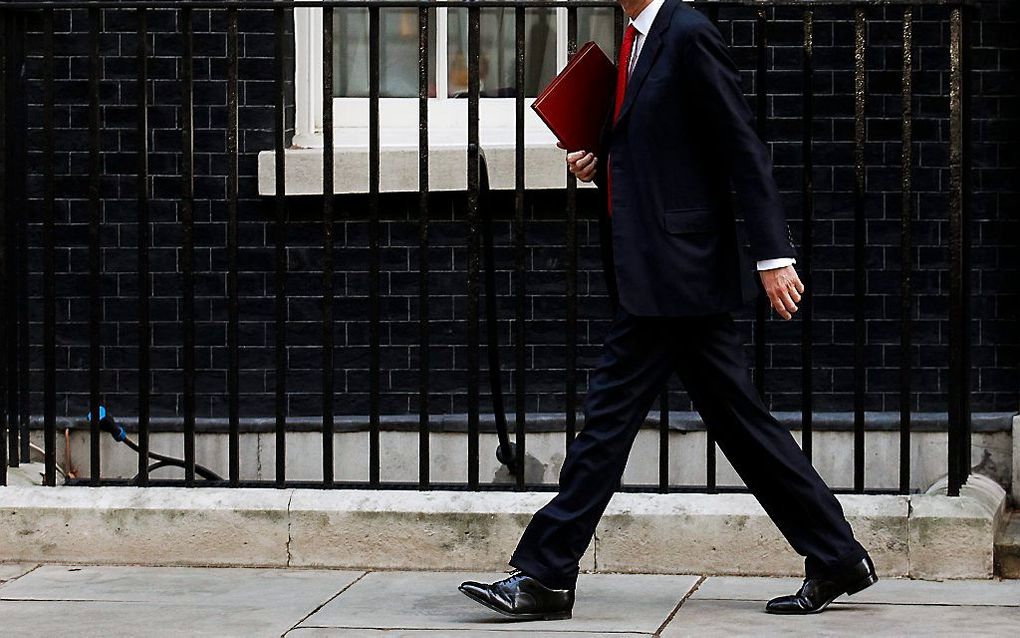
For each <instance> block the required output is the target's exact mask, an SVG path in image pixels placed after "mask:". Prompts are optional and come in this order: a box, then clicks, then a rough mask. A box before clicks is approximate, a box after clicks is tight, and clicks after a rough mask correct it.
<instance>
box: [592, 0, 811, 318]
mask: <svg viewBox="0 0 1020 638" xmlns="http://www.w3.org/2000/svg"><path fill="white" fill-rule="evenodd" d="M611 117H612V116H611V114H610V116H609V117H608V118H607V122H606V126H605V128H604V131H603V135H602V142H601V145H600V146H601V147H600V148H599V149H598V150H597V152H596V154H597V155H598V157H599V160H598V164H597V166H598V169H597V170H596V175H595V178H594V180H595V183H596V184H597V185H599V186H600V187H602V188H603V189H604V188H605V180H606V170H607V169H606V164H607V161H606V160H607V158H608V159H609V160H611V168H610V170H612V219H611V226H612V254H613V263H614V268H613V270H614V271H615V274H616V285H617V289H618V294H619V300H620V305H621V306H622V307H623V308H624V310H626V311H628V312H629V313H631V314H634V315H641V316H674V317H675V316H691V315H705V314H712V313H718V312H727V311H731V310H735V309H737V308H739V307H740V306H742V305H744V304H745V303H747V302H748V301H750V300H751V299H752V298H753V297H754V296H755V295H757V293H758V290H759V286H758V284H757V282H756V276H755V272H754V268H755V267H754V262H755V261H757V260H760V259H772V258H777V257H794V256H796V252H795V250H794V246H793V241H792V238H791V236H790V231H789V229H788V227H787V225H786V219H785V216H784V214H783V207H782V204H781V202H780V199H779V193H778V190H777V187H776V183H775V180H774V178H773V176H772V162H771V160H770V158H769V154H768V149H767V148H766V147H765V145H764V144H763V143H762V141H761V140H760V139H759V138H758V135H757V133H756V132H755V129H754V127H753V125H752V115H751V110H750V108H749V106H748V104H747V100H746V99H745V98H744V95H743V92H742V89H741V82H740V75H739V72H738V70H737V68H736V66H735V65H734V64H733V61H732V59H731V58H730V56H729V53H728V51H727V49H726V45H725V43H724V42H723V38H722V36H721V34H720V33H719V30H718V29H717V28H716V27H715V25H714V24H712V22H711V21H710V20H709V19H708V18H707V17H705V16H704V14H702V13H701V12H699V11H698V10H696V9H694V8H693V7H691V6H689V5H687V4H686V3H684V2H681V0H665V3H664V4H663V5H662V7H661V8H660V9H659V12H658V14H656V16H655V19H654V20H653V22H652V25H651V27H650V28H649V30H648V34H647V36H646V37H645V41H644V44H643V45H642V49H641V53H640V56H639V57H638V59H637V63H636V65H635V67H634V69H633V71H632V72H631V76H630V79H629V80H628V82H627V90H626V93H625V97H624V101H623V105H622V107H621V110H620V117H619V119H618V120H617V122H616V125H615V126H611ZM733 194H735V196H736V197H735V200H736V210H734V206H733V202H732V201H731V200H732V196H733ZM737 212H739V213H740V214H741V216H742V217H743V218H744V229H743V230H741V229H738V225H737V223H736V213H737ZM744 231H746V236H747V238H748V239H749V240H750V254H748V251H747V249H746V247H745V246H744V244H745V241H744V240H743V234H744Z"/></svg>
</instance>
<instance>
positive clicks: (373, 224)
mask: <svg viewBox="0 0 1020 638" xmlns="http://www.w3.org/2000/svg"><path fill="white" fill-rule="evenodd" d="M368 25H369V26H368V31H369V40H368V41H369V54H368V67H369V103H368V191H369V206H368V209H369V220H368V237H369V277H368V279H369V283H368V289H369V302H368V308H369V310H368V313H369V363H368V367H369V371H368V384H369V390H368V393H369V399H368V403H369V408H368V410H369V452H368V456H369V459H368V472H369V483H370V484H371V485H373V486H374V485H378V484H379V462H380V461H379V410H380V398H379V392H380V383H381V379H380V374H381V372H380V353H379V349H380V340H381V339H380V326H379V322H380V291H379V286H380V278H379V261H380V255H379V232H380V229H379V212H380V206H379V159H380V148H379V126H380V124H379V64H380V58H379V55H380V51H379V46H380V45H379V7H378V6H373V7H370V8H369V10H368Z"/></svg>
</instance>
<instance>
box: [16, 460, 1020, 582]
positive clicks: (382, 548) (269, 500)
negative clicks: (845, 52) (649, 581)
mask: <svg viewBox="0 0 1020 638" xmlns="http://www.w3.org/2000/svg"><path fill="white" fill-rule="evenodd" d="M933 489H934V492H933V491H932V490H929V493H928V494H922V495H910V496H896V495H878V496H871V495H840V496H839V500H840V503H841V504H842V506H843V509H844V511H845V512H846V515H847V518H848V519H849V520H850V523H851V525H852V526H853V527H854V531H855V533H856V534H857V536H858V538H859V539H860V540H861V542H862V543H863V544H864V545H865V546H866V547H867V548H868V549H869V551H870V552H871V554H872V556H873V557H874V559H875V563H876V565H877V567H878V569H879V571H880V573H882V574H884V575H886V576H911V577H917V578H988V577H990V576H991V575H992V552H993V547H994V536H995V530H996V527H997V525H998V524H999V522H1000V519H1001V517H1002V511H1003V503H1004V502H1005V491H1004V490H1003V489H1002V488H1001V487H999V486H998V485H997V484H995V483H994V482H993V481H990V480H988V479H985V478H984V477H980V476H974V477H972V479H971V480H970V481H969V482H968V485H967V486H966V487H965V489H964V490H963V491H962V492H963V493H962V494H961V496H960V497H956V498H951V497H948V496H945V495H944V494H939V493H937V492H938V487H937V486H936V487H935V488H933ZM550 497H551V494H550V493H547V492H539V493H536V492H521V493H515V492H481V493H473V492H444V491H434V492H413V491H403V490H399V491H398V490H389V491H388V490H378V491H376V490H335V491H327V490H305V489H288V490H273V489H219V488H201V489H197V488H196V489H185V488H133V487H100V488H90V487H60V488H51V487H38V486H25V487H22V486H10V487H4V488H0V521H3V524H0V562H16V561H21V562H44V563H45V562H60V563H68V562H71V563H90V564H95V563H99V564H135V565H220V566H290V567H313V566H314V567H337V568H370V569H457V570H502V569H505V568H506V560H507V559H508V558H509V556H510V553H511V552H512V550H513V548H514V546H515V544H516V542H517V539H518V538H519V536H520V534H521V532H522V531H523V529H524V526H525V525H526V524H527V522H528V520H529V519H530V517H531V514H532V513H533V512H534V511H535V510H536V509H538V508H539V507H540V506H541V505H543V504H544V503H545V502H546V501H547V500H548V499H549V498H550ZM582 569H584V570H587V571H599V572H641V573H702V574H740V575H762V576H797V575H802V573H803V560H802V559H801V558H800V557H799V556H797V555H796V554H795V553H794V552H793V551H792V550H791V549H790V548H789V547H788V546H787V544H786V541H785V540H784V539H783V537H782V536H781V535H780V533H779V531H778V530H777V529H776V527H775V525H773V524H772V522H771V521H770V520H769V519H768V517H767V516H766V515H765V512H764V511H763V510H762V509H761V507H760V506H759V505H758V503H757V502H756V501H755V499H754V498H753V497H752V496H751V495H749V494H634V493H620V494H617V495H616V497H614V499H613V501H612V502H611V503H610V505H609V508H608V509H607V510H606V514H605V516H604V517H603V519H602V521H601V523H600V524H599V526H598V529H597V531H596V540H595V542H594V543H592V546H591V547H589V549H588V553H587V554H586V555H585V557H584V558H583V560H582Z"/></svg>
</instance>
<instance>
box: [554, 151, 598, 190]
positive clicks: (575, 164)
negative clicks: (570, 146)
mask: <svg viewBox="0 0 1020 638" xmlns="http://www.w3.org/2000/svg"><path fill="white" fill-rule="evenodd" d="M556 146H559V147H560V148H563V147H562V146H560V143H559V142H557V143H556ZM597 163H598V158H597V157H595V154H594V153H592V152H590V151H583V150H582V151H574V152H573V153H567V166H568V167H569V168H570V172H571V173H573V174H574V175H575V176H576V177H577V179H579V180H581V181H582V182H590V181H591V180H592V179H593V178H594V177H595V165H596V164H597Z"/></svg>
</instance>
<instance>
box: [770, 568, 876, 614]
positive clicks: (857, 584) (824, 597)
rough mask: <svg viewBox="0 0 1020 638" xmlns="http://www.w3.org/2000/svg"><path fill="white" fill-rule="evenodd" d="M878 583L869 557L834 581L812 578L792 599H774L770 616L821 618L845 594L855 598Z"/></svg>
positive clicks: (782, 597) (834, 578)
mask: <svg viewBox="0 0 1020 638" xmlns="http://www.w3.org/2000/svg"><path fill="white" fill-rule="evenodd" d="M876 582H878V576H876V575H875V565H874V564H873V563H872V562H871V558H870V557H867V556H865V557H864V558H862V559H861V561H860V562H859V563H856V564H855V565H853V566H852V567H849V568H847V569H845V570H843V572H842V573H840V574H839V575H837V576H835V577H833V578H832V579H826V578H808V579H805V580H804V584H803V585H801V587H800V590H799V591H797V593H796V594H794V595H792V596H780V597H779V598H773V599H772V600H770V601H769V602H768V603H766V605H765V611H767V612H768V613H770V614H817V613H818V612H820V611H822V610H823V609H825V608H826V607H828V606H829V603H831V602H832V601H834V600H835V599H836V598H837V597H839V596H842V595H843V594H847V595H853V594H856V593H857V592H859V591H861V590H862V589H865V588H866V587H871V586H872V585H874V584H875V583H876Z"/></svg>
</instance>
